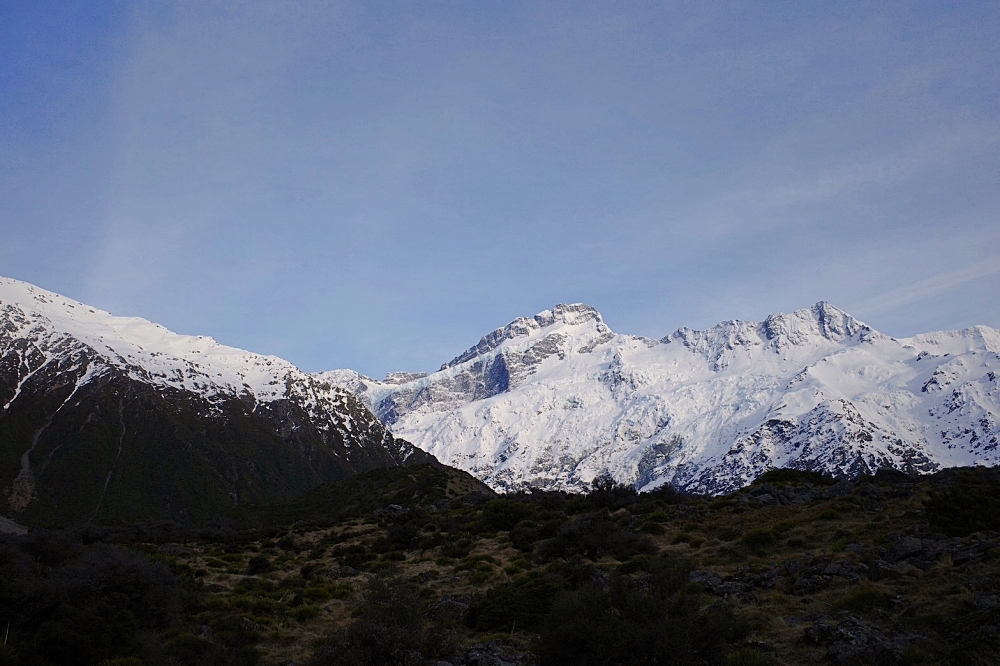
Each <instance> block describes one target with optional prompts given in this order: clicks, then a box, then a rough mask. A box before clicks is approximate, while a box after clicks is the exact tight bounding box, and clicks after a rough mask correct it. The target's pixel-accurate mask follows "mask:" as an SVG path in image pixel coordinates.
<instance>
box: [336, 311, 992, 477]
mask: <svg viewBox="0 0 1000 666" xmlns="http://www.w3.org/2000/svg"><path fill="white" fill-rule="evenodd" d="M319 377H320V378H322V379H323V380H326V381H329V382H331V383H333V384H336V385H339V386H342V387H344V388H346V389H349V390H351V391H353V392H355V393H356V394H357V395H358V396H359V397H360V398H361V399H362V400H364V401H365V403H366V404H367V405H368V406H369V407H370V408H371V409H372V410H373V411H374V412H375V413H376V414H377V415H378V416H379V418H380V419H381V420H382V421H383V422H384V423H385V424H386V425H387V426H388V427H389V428H390V429H391V430H392V432H393V433H394V434H395V435H397V436H400V437H403V438H405V439H407V440H408V441H411V442H413V443H414V444H415V445H416V446H418V447H420V448H422V449H424V450H425V451H428V452H430V453H433V454H434V455H435V456H437V457H438V458H439V459H440V460H441V461H442V462H445V463H446V464H450V465H454V466H456V467H459V468H461V469H464V470H466V471H468V472H470V473H472V474H474V475H475V476H477V477H478V478H480V479H482V480H484V481H485V482H486V483H488V484H489V485H490V486H491V487H493V488H495V489H498V490H504V491H511V490H519V489H524V488H528V487H537V488H545V489H561V490H573V491H579V490H583V489H586V488H588V487H589V486H590V485H591V484H592V483H593V482H594V481H595V480H599V479H601V478H610V479H612V480H614V481H616V482H619V483H626V484H629V485H632V486H634V487H636V488H637V489H640V490H649V489H653V488H656V487H659V486H662V485H664V484H672V485H674V486H675V487H678V488H680V489H683V490H687V491H693V492H708V493H723V492H729V491H732V490H734V489H737V488H740V487H743V486H745V485H747V484H748V483H750V482H751V481H752V480H753V479H754V478H756V477H757V476H759V475H760V474H761V473H762V472H765V471H767V470H769V469H772V468H786V467H790V468H797V469H802V470H815V471H822V472H825V473H828V474H831V475H834V476H838V477H852V478H853V477H857V476H859V475H862V474H865V473H873V472H874V471H875V470H877V469H879V468H881V467H891V468H895V469H897V470H901V471H904V472H908V473H927V472H932V471H935V470H938V469H942V468H947V467H954V466H960V465H995V464H996V463H997V462H998V460H1000V449H998V438H1000V333H998V332H997V331H996V330H994V329H991V328H988V327H986V326H976V327H973V328H969V329H965V330H962V331H949V332H940V333H929V334H926V335H917V336H914V337H911V338H893V337H891V336H888V335H884V334H882V333H879V332H878V331H876V330H874V329H872V328H871V327H870V326H868V325H866V324H865V323H863V322H861V321H858V320H857V319H855V318H854V317H852V316H851V315H849V314H847V313H845V312H843V311H841V310H839V309H837V308H836V307H834V306H833V305H831V304H829V303H826V302H820V303H817V304H815V305H814V306H812V307H811V308H806V309H802V310H797V311H795V312H792V313H790V314H783V313H779V314H773V315H771V316H769V317H767V318H766V319H765V320H764V321H762V322H750V321H727V322H723V323H720V324H718V325H717V326H714V327H712V328H710V329H708V330H704V331H695V330H691V329H689V328H681V329H678V330H677V331H676V332H674V333H673V334H671V335H667V336H665V337H663V338H661V339H652V338H646V337H641V336H635V335H623V334H617V333H615V332H613V331H612V330H611V329H610V328H609V327H608V326H607V325H606V324H605V322H604V320H603V318H602V317H601V315H600V313H598V312H597V310H595V309H594V308H592V307H590V306H587V305H583V304H575V305H558V306H556V307H555V308H553V309H552V310H546V311H544V312H541V313H539V314H538V315H536V316H534V317H531V318H519V319H516V320H515V321H513V322H511V323H510V324H508V325H507V326H504V327H502V328H499V329H497V330H495V331H493V332H492V333H490V334H488V335H486V336H484V337H483V338H482V340H480V341H479V343H478V344H476V345H475V346H473V347H471V348H470V349H468V350H467V351H465V352H464V353H462V354H460V355H458V356H457V357H456V358H455V359H453V360H452V361H450V362H448V363H445V364H444V365H442V366H441V368H440V370H438V371H437V372H435V373H432V374H429V375H423V374H406V373H393V374H392V375H390V377H388V378H387V379H386V380H384V381H378V380H374V379H371V378H368V377H364V376H362V375H359V374H358V373H356V372H353V371H350V370H337V371H332V372H328V373H321V374H320V375H319Z"/></svg>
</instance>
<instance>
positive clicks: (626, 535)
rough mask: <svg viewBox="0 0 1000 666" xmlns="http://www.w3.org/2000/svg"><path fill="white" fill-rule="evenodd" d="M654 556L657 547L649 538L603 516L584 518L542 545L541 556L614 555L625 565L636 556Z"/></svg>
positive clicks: (598, 556) (588, 515)
mask: <svg viewBox="0 0 1000 666" xmlns="http://www.w3.org/2000/svg"><path fill="white" fill-rule="evenodd" d="M655 552H656V544H654V543H653V541H652V540H651V539H650V538H649V537H648V536H646V535H645V534H637V533H635V532H633V531H631V530H629V529H627V528H624V527H622V526H620V525H618V524H617V523H615V522H614V521H612V520H611V519H610V518H609V517H608V515H607V514H605V513H603V512H595V513H590V514H585V515H583V516H581V517H580V518H579V519H577V520H575V521H573V522H571V523H569V524H567V525H564V526H563V527H562V529H560V530H559V532H558V533H557V534H556V536H554V537H553V538H551V539H549V540H547V541H544V542H542V543H541V544H540V545H539V554H540V555H542V556H543V557H546V558H554V557H572V556H574V555H581V556H583V557H589V558H591V559H597V558H600V557H604V556H605V555H611V556H612V557H614V558H616V559H618V560H622V561H624V560H627V559H628V558H630V557H632V556H633V555H639V554H641V553H655Z"/></svg>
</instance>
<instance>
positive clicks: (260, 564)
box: [247, 555, 274, 576]
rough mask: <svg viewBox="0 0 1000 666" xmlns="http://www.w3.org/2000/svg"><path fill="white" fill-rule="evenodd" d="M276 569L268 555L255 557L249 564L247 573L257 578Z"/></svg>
mask: <svg viewBox="0 0 1000 666" xmlns="http://www.w3.org/2000/svg"><path fill="white" fill-rule="evenodd" d="M273 568H274V567H273V566H272V565H271V560H270V559H268V557H267V556H266V555H254V556H253V557H251V558H250V561H249V562H247V573H248V574H250V575H251V576H257V575H260V574H262V573H267V572H268V571H271V570H272V569H273Z"/></svg>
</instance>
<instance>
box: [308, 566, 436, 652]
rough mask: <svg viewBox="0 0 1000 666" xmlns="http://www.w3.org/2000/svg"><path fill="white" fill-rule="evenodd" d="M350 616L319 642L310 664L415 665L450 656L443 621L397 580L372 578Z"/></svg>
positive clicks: (404, 584)
mask: <svg viewBox="0 0 1000 666" xmlns="http://www.w3.org/2000/svg"><path fill="white" fill-rule="evenodd" d="M356 615H357V620H355V621H354V622H353V623H352V624H351V625H350V626H348V627H347V628H346V629H343V630H341V631H338V632H335V633H333V634H331V635H330V636H328V637H327V638H326V639H325V640H324V641H323V643H322V644H321V645H320V646H319V647H318V648H317V649H316V651H315V653H314V655H313V658H312V660H311V661H310V662H309V663H310V666H340V665H344V666H348V665H350V666H417V665H418V664H425V663H426V662H427V661H428V660H429V659H431V658H434V657H439V658H445V657H450V656H451V655H452V653H453V652H454V645H453V643H452V634H451V633H449V632H448V631H447V627H446V626H445V625H444V623H443V621H442V620H441V619H440V618H437V617H436V616H435V614H434V613H433V609H432V608H430V607H429V606H428V604H426V603H425V602H424V601H423V600H422V599H421V598H420V597H419V596H418V595H417V594H415V593H414V592H413V591H412V590H411V589H410V588H408V587H407V585H406V583H405V582H403V581H401V580H399V579H393V578H389V579H385V578H379V577H375V578H372V579H371V580H370V581H369V583H368V587H367V588H366V590H365V594H364V600H363V602H362V603H361V605H360V607H359V608H358V610H357V613H356Z"/></svg>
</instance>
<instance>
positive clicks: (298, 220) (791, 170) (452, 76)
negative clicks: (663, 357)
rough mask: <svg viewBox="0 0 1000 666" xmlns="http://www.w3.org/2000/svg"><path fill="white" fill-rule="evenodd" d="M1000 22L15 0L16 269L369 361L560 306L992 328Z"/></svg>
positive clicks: (668, 315)
mask: <svg viewBox="0 0 1000 666" xmlns="http://www.w3.org/2000/svg"><path fill="white" fill-rule="evenodd" d="M166 4H170V7H169V8H165V7H164V5H166ZM998 35H1000V3H997V2H995V0H992V1H989V2H961V3H954V2H947V3H943V2H942V3H918V2H913V3H900V2H892V3H877V2H863V3H856V4H848V3H843V2H831V3H821V2H807V3H804V2H787V3H784V2H766V3H759V2H746V3H741V2H721V3H710V2H692V3H669V2H667V3H643V2H624V3H611V2H607V3H585V2H567V3H559V2H528V3H523V4H522V3H516V2H502V3H501V2H484V1H477V2H468V3H465V2H458V1H455V2H437V3H435V2H386V3H360V2H358V3H351V2H345V3H335V2H296V1H287V2H280V1H277V0H268V1H267V2H241V1H239V0H233V1H230V2H207V1H205V0H198V1H196V2H177V3H159V2H148V3H144V2H136V3H126V2H107V3H101V2H93V1H92V0H91V1H87V2H78V3H73V2H68V1H67V0H58V1H55V2H41V1H33V2H5V3H2V4H0V274H3V275H6V276H9V277H14V278H18V279H22V280H27V281H30V282H33V283H35V284H38V285H39V286H42V287H44V288H47V289H51V290H53V291H57V292H60V293H62V294H65V295H67V296H70V297H73V298H76V299H78V300H82V301H84V302H87V303H90V304H93V305H97V306H99V307H102V308H105V309H108V310H111V311H112V312H114V313H115V314H123V315H138V316H142V317H145V318H147V319H151V320H154V321H156V322H159V323H162V324H164V325H165V326H167V327H168V328H171V329H173V330H175V331H178V332H182V333H190V334H205V335H212V336H214V337H215V338H217V339H218V340H219V341H221V342H224V343H227V344H232V345H236V346H239V347H243V348H247V349H251V350H254V351H259V352H264V353H272V354H277V355H279V356H282V357H285V358H287V359H289V360H291V361H293V362H295V363H297V364H298V365H300V366H301V367H302V368H304V369H306V370H324V369H332V368H337V367H352V368H354V369H356V370H359V371H361V372H364V373H366V374H370V375H376V376H381V375H383V374H384V373H385V372H386V371H389V370H432V369H436V368H437V366H438V365H440V364H441V363H442V362H445V361H447V360H449V359H450V358H451V357H453V356H455V355H457V354H458V353H459V352H461V351H462V350H464V349H465V348H466V347H468V346H470V345H472V344H474V343H475V342H476V341H477V340H478V339H479V337H480V336H481V335H483V334H485V333H487V332H489V331H490V330H492V329H493V328H496V327H498V326H501V325H503V324H505V323H507V322H508V321H509V320H511V319H513V318H514V317H517V316H522V315H527V316H530V315H532V314H534V313H536V312H538V311H540V310H543V309H545V308H548V307H551V306H552V305H554V304H556V303H561V302H577V301H583V302H587V303H590V304H591V305H594V306H595V307H597V308H598V309H599V310H601V311H602V312H603V313H604V316H605V319H606V321H607V322H608V324H609V325H610V326H611V327H612V328H613V329H614V330H616V331H619V332H623V333H637V334H644V335H650V336H656V337H660V336H663V335H666V334H668V333H670V332H671V331H673V330H674V329H676V328H677V327H678V326H691V327H693V328H704V327H707V326H711V325H712V324H714V323H716V322H718V321H720V320H723V319H731V318H741V319H761V318H763V317H765V316H766V315H767V314H768V313H770V312H774V311H788V310H792V309H796V308H800V307H806V306H809V305H811V304H812V303H814V302H815V301H818V300H828V301H831V302H833V303H834V304H835V305H837V306H839V307H841V308H843V309H845V310H847V311H848V312H851V313H852V314H854V315H855V316H857V317H859V318H861V319H864V320H865V321H867V322H868V323H870V324H871V325H873V326H875V327H876V328H878V329H880V330H882V331H884V332H886V333H889V334H892V335H899V336H901V335H909V334H913V333H916V332H921V331H928V330H934V329H947V328H959V327H964V326H967V325H971V324H976V323H983V324H987V325H990V326H994V327H1000V39H998Z"/></svg>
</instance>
